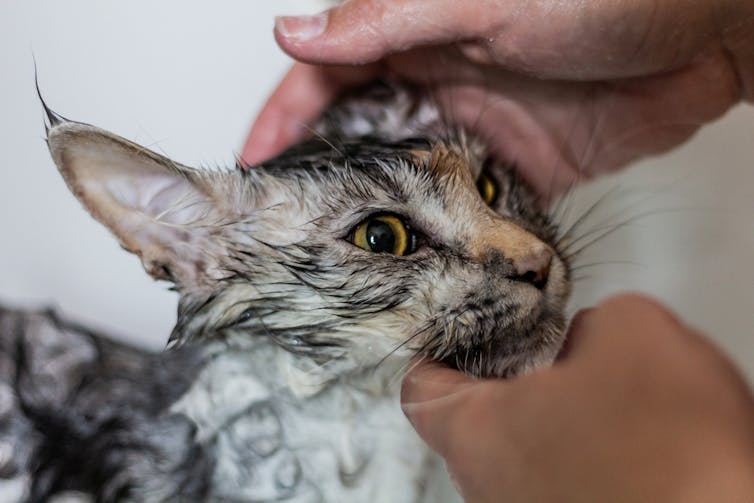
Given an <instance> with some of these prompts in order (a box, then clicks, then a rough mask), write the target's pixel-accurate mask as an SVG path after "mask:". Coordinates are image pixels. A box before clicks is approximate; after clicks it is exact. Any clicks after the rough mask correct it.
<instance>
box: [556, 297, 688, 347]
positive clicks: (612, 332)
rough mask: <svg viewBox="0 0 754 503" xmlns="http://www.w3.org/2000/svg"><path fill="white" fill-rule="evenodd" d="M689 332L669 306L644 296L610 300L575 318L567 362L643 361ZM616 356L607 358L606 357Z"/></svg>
mask: <svg viewBox="0 0 754 503" xmlns="http://www.w3.org/2000/svg"><path fill="white" fill-rule="evenodd" d="M687 333H689V330H688V329H687V328H686V327H685V326H683V324H682V323H681V322H680V321H679V320H678V318H676V316H675V315H674V314H673V313H672V312H671V311H669V310H668V309H667V308H666V307H665V306H663V305H662V304H660V303H659V302H657V301H656V300H654V299H651V298H649V297H647V296H644V295H640V294H633V293H629V294H621V295H616V296H613V297H610V298H608V299H607V300H605V301H603V302H602V303H600V304H599V305H598V306H597V307H595V308H594V309H590V310H588V311H586V312H584V313H581V314H580V316H577V317H576V318H574V322H573V323H572V326H571V329H570V330H569V333H568V339H569V350H568V356H567V357H566V359H565V361H566V362H567V361H569V360H574V361H577V360H589V361H592V362H607V361H614V360H615V355H618V356H620V358H621V359H623V360H624V361H628V360H630V359H632V358H635V357H636V358H639V359H641V358H643V357H644V355H643V353H644V351H646V350H647V348H652V351H654V352H655V353H656V352H657V351H664V350H666V347H667V346H668V345H673V344H674V339H675V335H677V334H684V336H685V335H686V334H687ZM608 353H609V354H610V355H612V356H610V357H606V356H605V355H606V354H608Z"/></svg>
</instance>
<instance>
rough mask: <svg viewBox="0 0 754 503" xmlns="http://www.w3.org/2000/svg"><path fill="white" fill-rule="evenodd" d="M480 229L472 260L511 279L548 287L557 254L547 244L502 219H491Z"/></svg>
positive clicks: (473, 242)
mask: <svg viewBox="0 0 754 503" xmlns="http://www.w3.org/2000/svg"><path fill="white" fill-rule="evenodd" d="M476 230H477V232H476V233H474V238H472V242H471V243H470V245H471V246H470V252H471V256H472V257H474V258H476V259H477V260H480V261H481V262H482V263H484V264H487V265H489V266H491V267H493V268H495V269H497V270H498V271H501V272H503V274H504V275H505V277H506V278H507V279H508V280H513V281H520V282H524V283H529V284H530V285H533V286H534V287H536V288H538V289H540V290H541V289H543V288H544V287H545V286H546V285H547V281H548V279H549V277H550V268H551V266H552V261H553V255H554V252H553V250H552V248H551V247H550V246H548V245H547V244H546V243H545V242H544V241H542V240H541V239H540V238H538V237H537V236H535V235H534V234H532V233H531V232H529V231H527V230H525V229H522V228H521V227H519V226H518V225H516V224H514V223H513V222H510V221H507V220H504V219H502V218H495V219H491V220H490V221H488V222H485V223H484V225H481V226H479V227H477V228H476Z"/></svg>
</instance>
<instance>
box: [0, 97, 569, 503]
mask: <svg viewBox="0 0 754 503" xmlns="http://www.w3.org/2000/svg"><path fill="white" fill-rule="evenodd" d="M48 115H49V118H50V129H49V131H48V138H49V143H50V148H51V152H52V155H53V158H54V159H55V161H56V163H57V164H58V166H59V167H60V169H61V172H62V174H63V176H64V178H65V179H66V182H67V183H68V185H69V187H70V188H71V190H72V191H73V192H74V193H75V194H76V195H77V196H78V197H79V198H80V199H81V200H82V202H83V204H84V206H85V207H86V208H87V209H88V210H89V211H90V212H91V213H92V214H93V216H94V217H95V218H97V219H98V220H100V221H101V222H102V223H104V224H105V225H106V226H108V227H109V228H110V229H111V230H112V231H113V232H114V233H115V235H116V237H117V238H118V239H119V240H120V242H121V244H123V245H124V247H126V248H127V249H129V250H130V251H132V252H134V253H136V254H138V255H139V256H140V257H141V259H142V263H143V264H144V266H145V269H146V270H147V272H149V273H150V274H151V275H153V276H154V277H156V278H158V279H165V280H169V281H172V282H173V283H174V284H175V287H176V289H177V291H178V292H179V294H180V300H179V309H178V319H177V323H176V326H175V329H174V330H173V333H172V334H171V336H170V340H169V350H168V351H167V352H165V353H163V354H160V355H153V354H148V353H144V352H142V351H139V350H136V349H133V348H129V347H127V346H124V345H121V344H118V343H115V342H112V341H109V340H108V339H106V338H104V337H101V336H98V335H96V334H93V333H91V332H90V331H87V330H85V329H82V328H79V327H76V326H74V325H71V324H68V323H66V322H63V321H61V320H60V319H58V317H56V316H55V315H54V314H51V313H35V312H22V311H12V310H3V311H1V312H0V335H2V339H1V340H2V346H1V348H0V349H1V351H0V370H2V373H1V374H0V380H2V388H0V391H2V395H0V397H2V398H3V400H4V401H2V403H0V406H2V407H0V408H1V409H2V410H1V411H0V454H1V453H3V452H8V453H9V455H8V456H6V458H7V459H6V458H2V457H0V477H2V480H0V495H3V494H6V495H7V494H11V491H12V490H14V488H15V489H17V490H18V491H19V495H20V496H19V501H47V500H48V499H49V498H50V497H51V496H52V495H54V494H58V493H61V492H66V491H68V492H69V494H70V491H78V494H80V495H89V496H88V497H91V498H94V499H95V500H97V501H281V500H285V501H302V502H303V501H328V502H329V501H370V502H371V501H375V502H376V501H385V502H388V501H390V502H397V501H405V502H407V503H408V502H415V501H434V499H433V498H434V496H433V495H432V494H431V491H430V490H431V486H432V484H431V483H430V481H431V478H432V476H433V473H434V472H435V468H436V462H435V460H434V458H433V456H432V455H431V454H430V453H429V451H428V450H427V449H426V448H425V447H423V445H422V444H421V442H420V441H419V440H418V438H417V437H416V436H415V434H414V433H413V431H412V430H411V428H410V426H409V425H408V423H407V422H406V421H405V419H404V418H403V416H402V414H401V412H400V410H399V406H398V399H397V388H398V383H399V377H400V373H401V372H402V370H403V369H405V367H406V365H407V364H408V362H409V359H410V358H411V357H414V356H416V355H419V356H420V357H425V358H431V359H436V360H442V361H444V362H446V363H448V364H450V365H452V366H455V367H457V368H460V369H461V370H463V371H465V372H467V373H470V374H472V375H475V376H512V375H516V374H519V373H521V372H525V371H526V370H528V369H530V368H533V367H535V366H539V365H543V364H546V363H548V362H549V361H551V360H552V358H554V356H555V354H556V353H557V351H558V349H559V347H560V345H561V344H562V338H563V328H564V323H565V320H564V315H563V310H564V303H565V300H566V298H567V296H568V292H569V266H568V263H567V261H566V260H565V258H563V256H562V254H561V253H559V251H558V249H557V244H556V229H555V227H554V225H553V224H552V223H551V222H549V220H548V218H547V217H546V215H545V214H544V213H543V212H542V211H541V210H540V208H539V207H538V205H537V203H536V201H535V199H534V198H533V197H532V196H531V195H530V193H529V192H528V189H527V188H526V187H525V186H524V184H523V183H522V182H521V181H520V180H519V179H518V177H517V176H516V174H515V172H514V171H513V170H512V169H511V168H510V167H509V166H504V165H501V164H500V163H496V162H494V161H492V160H491V159H488V158H487V156H486V154H485V149H484V147H483V145H481V144H480V143H479V142H477V141H475V140H474V139H473V138H471V137H469V136H467V134H466V133H464V132H462V131H457V130H453V129H449V128H448V127H447V126H446V125H445V124H444V123H443V121H442V120H441V118H440V117H439V114H438V112H437V110H436V108H435V107H434V106H433V105H432V103H431V102H430V101H429V100H426V99H424V98H421V97H419V96H418V95H417V94H415V93H414V92H413V91H412V90H409V89H405V88H400V87H395V86H392V85H384V84H379V85H374V86H372V87H370V88H369V89H365V90H360V91H359V92H357V93H355V94H354V95H352V96H349V97H346V98H344V100H343V101H341V102H340V104H339V105H336V106H335V107H333V108H332V109H331V110H330V111H329V112H328V113H327V114H326V115H325V116H324V117H323V119H322V120H321V121H320V123H319V125H318V126H317V127H316V130H317V134H316V135H315V137H314V138H313V139H311V140H308V141H306V142H304V143H302V144H300V145H297V146H294V147H293V148H291V149H289V150H288V151H287V152H285V153H283V154H282V155H280V156H278V157H277V158H275V159H273V160H271V161H269V162H267V163H264V164H263V165H261V166H258V167H254V168H253V169H241V168H237V169H234V170H229V171H219V172H209V171H201V170H193V169H190V168H187V167H184V166H180V165H177V164H176V163H174V162H172V161H170V160H169V159H166V158H164V157H161V156H159V155H157V154H154V153H152V152H149V151H146V150H145V149H143V148H142V147H140V146H138V145H135V144H132V143H130V142H127V141H126V140H123V139H120V138H118V137H116V136H114V135H111V134H109V133H106V132H104V131H101V130H98V129H97V128H93V127H91V126H87V125H85V124H79V123H74V122H71V121H66V120H64V119H62V118H61V117H60V116H57V115H55V114H54V113H52V112H51V111H49V110H48ZM102 159H112V160H113V161H112V164H113V165H114V166H119V165H121V164H122V165H124V166H126V165H127V166H130V167H131V168H132V169H133V170H135V171H132V172H133V175H132V177H133V178H135V179H137V180H141V179H143V180H152V179H154V180H155V182H154V183H155V184H156V187H157V189H154V190H150V191H147V192H144V193H142V192H138V191H137V189H139V190H141V187H140V186H139V184H138V183H137V184H134V182H133V180H129V179H125V181H123V177H122V176H121V172H120V171H118V172H115V173H105V174H104V175H102V174H101V173H100V168H99V167H98V166H99V165H100V164H101V163H102V162H101V161H102ZM82 166H83V167H82ZM107 169H110V168H107ZM113 169H115V168H113ZM483 169H484V170H486V171H487V172H488V173H489V174H490V175H491V176H493V177H494V179H495V180H496V182H497V184H498V185H499V187H500V195H499V197H498V198H497V201H496V202H495V204H494V205H493V207H492V208H487V207H486V206H485V205H484V203H483V202H482V201H481V200H480V198H479V195H478V194H477V193H476V188H475V187H474V182H475V180H476V177H477V176H478V175H479V173H480V172H481V171H482V170H483ZM99 176H103V177H105V176H107V177H108V178H103V180H104V181H103V182H102V183H100V182H99V181H98V180H97V177H99ZM111 178H112V180H114V181H112V182H111V181H109V180H110V179H111ZM126 178H128V177H126ZM145 183H146V182H145ZM108 184H116V189H112V185H108ZM117 184H120V185H117ZM113 198H116V199H113ZM118 198H119V199H118ZM381 211H389V212H391V213H395V214H399V215H402V216H405V217H406V218H407V219H408V220H409V221H410V225H411V226H413V227H415V228H417V229H419V230H420V232H421V236H422V243H421V247H420V248H419V249H418V250H417V252H416V253H414V254H412V255H408V256H405V257H396V256H392V255H389V254H374V253H370V252H366V251H364V250H360V249H358V248H356V247H354V246H353V245H352V244H350V243H349V242H347V236H348V233H349V231H350V230H351V229H353V228H354V226H356V225H357V224H358V223H359V222H360V221H362V220H363V219H365V218H367V217H368V216H369V215H371V214H373V213H375V212H381ZM496 222H497V223H501V222H504V223H505V225H512V226H514V227H511V228H515V229H517V230H516V232H517V233H519V234H520V235H521V236H528V237H527V238H526V239H530V240H531V239H533V240H536V241H538V242H542V243H546V244H547V245H548V246H549V247H551V248H552V249H553V250H554V252H555V257H554V259H553V264H552V270H551V273H550V279H549V281H548V283H547V286H546V288H543V289H536V288H534V287H532V286H531V285H527V284H525V282H522V281H520V280H519V279H517V278H516V276H515V274H514V271H513V269H514V267H513V263H512V261H511V257H510V256H506V255H507V252H506V250H503V249H499V248H495V246H493V241H494V240H491V238H490V234H494V232H495V229H496V228H497V227H495V225H496ZM494 242H497V241H494ZM2 461H4V462H5V464H4V465H3V464H2V463H1V462H2ZM3 484H4V485H3ZM14 484H15V485H14ZM3 491H6V492H5V493H3ZM81 497H84V496H81ZM9 501H12V500H9Z"/></svg>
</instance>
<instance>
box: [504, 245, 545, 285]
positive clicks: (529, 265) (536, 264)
mask: <svg viewBox="0 0 754 503" xmlns="http://www.w3.org/2000/svg"><path fill="white" fill-rule="evenodd" d="M551 264H552V251H551V250H550V249H549V248H547V247H544V246H543V247H541V248H539V249H537V250H536V251H534V250H532V251H531V252H530V253H529V254H528V255H525V256H523V257H521V258H519V259H518V260H516V261H514V264H513V265H514V267H515V269H516V273H515V276H514V277H513V278H511V279H514V280H516V281H523V282H526V283H530V284H532V285H534V286H535V287H536V288H538V289H540V290H541V289H543V288H544V287H545V286H546V285H547V279H548V278H549V277H550V266H551Z"/></svg>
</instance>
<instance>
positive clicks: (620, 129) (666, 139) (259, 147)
mask: <svg viewBox="0 0 754 503" xmlns="http://www.w3.org/2000/svg"><path fill="white" fill-rule="evenodd" d="M753 6H754V4H752V3H751V2H749V1H748V0H736V1H732V2H718V1H717V0H705V1H702V2H696V3H694V4H693V5H689V4H688V3H687V2H664V3H662V5H661V6H660V7H659V8H658V4H657V2H655V1H650V0H640V1H639V2H632V3H630V5H629V4H627V3H625V2H586V3H584V2H559V3H549V2H545V3H542V2H523V1H509V0H485V1H480V2H457V1H454V0H441V1H423V0H409V1H395V0H390V1H385V0H381V1H376V0H352V1H349V2H344V3H343V4H342V5H340V6H338V7H334V8H332V9H330V10H329V11H327V12H326V13H324V14H321V15H318V16H312V17H299V18H291V17H285V18H280V19H278V22H277V24H276V27H275V36H276V38H277V40H278V43H279V44H280V46H281V47H282V48H283V49H284V50H285V51H286V52H288V54H290V55H291V56H293V57H294V58H296V59H297V60H299V61H301V62H303V63H297V64H295V65H294V66H293V68H292V69H291V71H290V72H289V73H288V75H287V76H286V77H285V78H284V79H283V81H282V82H281V83H280V85H279V86H278V88H277V90H276V91H275V92H274V94H273V95H272V97H271V98H270V100H269V102H268V103H267V105H266V107H265V108H264V109H263V110H262V112H261V113H260V115H259V117H258V119H257V121H256V123H255V125H254V126H253V127H252V130H251V133H250V135H249V138H248V140H247V142H246V145H245V147H244V149H243V156H242V157H243V159H244V160H245V161H246V162H247V163H249V164H255V163H257V162H259V161H261V160H263V159H265V158H267V157H270V156H272V155H274V154H276V153H278V152H280V151H281V150H283V149H284V148H285V147H286V146H288V145H289V144H291V143H293V142H295V141H296V140H298V139H300V138H301V137H302V136H303V135H305V134H306V131H307V129H306V128H305V127H304V125H305V124H309V123H311V122H312V121H313V120H314V119H315V118H316V117H317V116H318V115H319V113H320V112H321V111H322V110H323V109H324V108H325V107H326V106H327V104H328V103H329V102H330V101H331V100H332V99H333V98H334V97H335V96H336V95H337V94H338V93H339V92H340V91H341V90H342V89H343V88H346V87H348V86H351V85H354V84H357V83H363V82H365V81H368V80H371V79H374V78H376V77H380V76H386V75H387V76H392V77H396V78H401V79H407V80H410V81H413V82H419V83H422V84H426V85H427V86H428V87H429V89H430V92H431V93H432V94H433V95H434V96H435V97H436V98H437V99H438V101H439V102H440V103H441V104H442V105H443V108H444V110H445V113H446V115H447V118H448V120H450V121H455V122H460V123H461V124H463V125H465V126H467V127H470V128H472V129H474V130H475V131H477V132H478V133H479V134H480V135H481V136H482V137H483V138H485V139H487V140H488V142H489V144H490V147H491V148H492V150H493V151H494V152H495V153H496V154H497V155H498V156H500V157H501V158H503V160H506V161H512V162H514V163H515V164H516V165H517V166H518V167H519V168H520V169H521V171H522V173H523V175H524V176H525V177H526V178H527V179H528V181H529V182H530V183H531V184H532V185H533V186H534V187H535V188H536V189H537V190H539V191H540V192H541V193H550V192H551V191H552V190H553V189H554V190H555V191H558V190H562V189H564V188H567V187H569V186H570V185H571V184H573V182H574V181H577V180H578V179H579V178H580V177H588V176H591V175H593V174H595V173H597V172H604V171H607V170H610V169H614V168H617V167H621V166H623V165H625V164H626V163H628V162H630V161H631V160H634V159H636V158H639V157H642V156H644V155H647V154H651V153H654V152H660V151H663V150H667V149H669V148H672V147H674V146H676V145H678V144H680V143H682V142H683V141H684V140H686V139H687V138H688V137H690V136H691V135H692V134H693V133H694V132H695V131H696V130H697V129H698V128H699V127H700V126H702V125H703V124H705V123H707V122H710V121H712V120H714V119H715V118H717V117H719V116H720V115H722V114H723V113H725V111H727V110H728V109H729V108H730V107H731V106H732V105H734V104H736V103H737V102H738V101H739V100H740V99H741V98H742V97H744V98H748V99H752V98H754V60H752V58H751V57H750V56H747V55H748V54H752V50H753V49H754V36H752V35H751V34H752V33H754V12H752V11H754V7H753ZM669 34H670V35H669ZM305 63H308V64H314V65H316V66H309V65H308V64H305ZM322 65H325V66H322Z"/></svg>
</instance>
